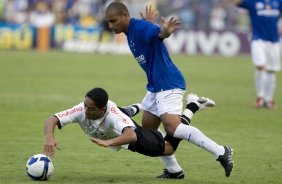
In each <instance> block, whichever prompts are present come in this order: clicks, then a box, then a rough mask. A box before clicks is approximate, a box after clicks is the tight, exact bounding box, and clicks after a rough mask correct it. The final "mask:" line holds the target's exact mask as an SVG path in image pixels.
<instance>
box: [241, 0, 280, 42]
mask: <svg viewBox="0 0 282 184" xmlns="http://www.w3.org/2000/svg"><path fill="white" fill-rule="evenodd" d="M239 7H242V8H246V9H247V10H249V14H250V19H251V24H252V39H253V40H258V39H261V40H265V41H271V42H278V41H279V33H278V19H279V16H280V13H281V11H282V0H243V1H242V3H241V4H239Z"/></svg>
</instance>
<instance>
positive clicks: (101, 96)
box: [85, 87, 109, 109]
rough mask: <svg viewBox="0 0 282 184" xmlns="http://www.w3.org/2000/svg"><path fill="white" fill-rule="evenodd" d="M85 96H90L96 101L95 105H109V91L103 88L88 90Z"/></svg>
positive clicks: (101, 106) (100, 106) (99, 106)
mask: <svg viewBox="0 0 282 184" xmlns="http://www.w3.org/2000/svg"><path fill="white" fill-rule="evenodd" d="M85 97H88V98H90V99H91V100H93V101H94V102H95V106H96V107H98V108H100V109H101V108H103V107H106V106H107V103H108V99H109V96H108V93H107V92H106V91H105V90H104V89H103V88H98V87H96V88H93V89H91V90H90V91H88V92H87V93H86V95H85Z"/></svg>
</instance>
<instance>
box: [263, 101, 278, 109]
mask: <svg viewBox="0 0 282 184" xmlns="http://www.w3.org/2000/svg"><path fill="white" fill-rule="evenodd" d="M263 105H264V107H265V108H267V109H277V105H276V104H275V102H274V101H269V102H264V104H263Z"/></svg>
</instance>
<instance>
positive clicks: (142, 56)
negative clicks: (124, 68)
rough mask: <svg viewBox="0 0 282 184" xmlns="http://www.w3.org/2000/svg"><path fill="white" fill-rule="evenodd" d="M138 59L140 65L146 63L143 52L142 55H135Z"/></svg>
mask: <svg viewBox="0 0 282 184" xmlns="http://www.w3.org/2000/svg"><path fill="white" fill-rule="evenodd" d="M135 59H136V61H137V62H138V63H139V65H141V64H144V63H146V60H145V57H144V55H143V54H141V55H140V56H137V57H135Z"/></svg>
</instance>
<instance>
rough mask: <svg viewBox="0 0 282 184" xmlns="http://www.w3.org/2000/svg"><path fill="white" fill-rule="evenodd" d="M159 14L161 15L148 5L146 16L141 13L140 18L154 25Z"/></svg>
mask: <svg viewBox="0 0 282 184" xmlns="http://www.w3.org/2000/svg"><path fill="white" fill-rule="evenodd" d="M158 14H159V13H158V12H157V11H155V10H153V8H152V5H146V8H145V13H144V14H143V13H142V12H140V16H141V17H142V19H144V20H147V21H149V22H152V23H156V19H157V16H158Z"/></svg>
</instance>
